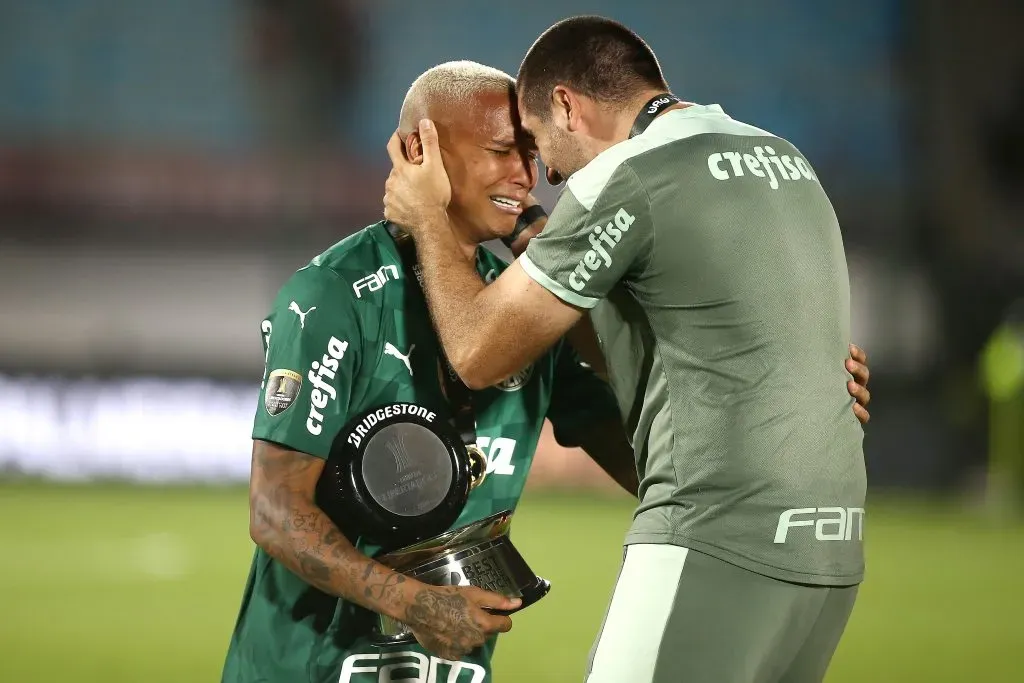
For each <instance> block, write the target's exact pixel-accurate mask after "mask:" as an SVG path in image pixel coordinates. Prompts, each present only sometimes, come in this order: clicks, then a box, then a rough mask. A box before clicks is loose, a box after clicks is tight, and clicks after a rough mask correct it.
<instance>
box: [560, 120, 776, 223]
mask: <svg viewBox="0 0 1024 683" xmlns="http://www.w3.org/2000/svg"><path fill="white" fill-rule="evenodd" d="M704 135H733V136H752V137H774V136H773V135H772V134H771V133H769V132H767V131H764V130H761V129H760V128H756V127H754V126H751V125H748V124H746V123H742V122H740V121H737V120H735V119H733V118H732V117H730V116H729V115H728V114H726V113H725V112H724V111H723V110H722V108H721V107H719V106H718V105H707V106H704V105H699V104H695V105H691V106H689V107H686V108H685V109H675V110H672V111H669V112H666V113H665V114H662V115H661V116H659V117H658V118H656V119H655V120H654V121H653V122H652V123H651V125H650V126H649V127H648V128H647V130H646V131H644V133H643V134H642V135H638V136H636V137H634V138H630V139H629V140H625V141H623V142H620V143H618V144H617V145H613V146H612V147H609V148H608V149H606V150H605V151H603V152H601V153H600V154H598V155H597V156H596V157H594V159H593V160H592V161H591V162H590V163H589V164H587V165H586V166H584V167H583V168H582V169H580V170H579V171H577V172H576V173H574V174H573V175H572V176H570V178H569V180H568V181H567V182H566V188H567V189H568V190H569V191H570V192H571V193H572V196H573V197H574V198H575V199H576V201H578V202H579V203H580V204H581V205H582V206H583V208H584V209H586V210H587V211H590V210H591V209H592V208H593V207H594V204H595V203H596V202H597V200H598V197H601V196H602V195H604V194H608V193H614V192H615V191H616V190H619V189H620V188H622V189H625V190H626V191H629V188H636V187H638V186H639V185H641V184H642V183H643V178H641V177H640V176H639V174H638V173H637V172H636V163H635V162H636V161H638V160H640V159H641V158H643V157H645V156H646V155H649V154H651V153H653V152H656V151H660V150H664V149H665V148H666V147H670V146H672V147H674V146H677V145H682V144H689V143H693V142H696V141H697V140H698V138H699V137H700V136H704ZM677 158H678V159H679V162H680V163H689V162H690V160H689V157H687V156H686V155H679V156H678V157H677Z"/></svg>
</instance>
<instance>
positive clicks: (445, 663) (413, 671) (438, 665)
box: [338, 650, 487, 683]
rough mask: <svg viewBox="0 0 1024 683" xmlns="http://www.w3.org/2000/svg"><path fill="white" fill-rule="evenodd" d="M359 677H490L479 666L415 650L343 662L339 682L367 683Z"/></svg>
mask: <svg viewBox="0 0 1024 683" xmlns="http://www.w3.org/2000/svg"><path fill="white" fill-rule="evenodd" d="M357 674H374V675H375V676H374V678H373V679H371V680H374V681H377V682H378V683H402V682H407V683H413V682H416V683H455V682H456V681H458V683H483V681H484V679H485V678H486V677H487V671H486V670H485V669H484V668H483V667H482V666H480V665H479V664H473V663H472V662H453V661H451V660H449V659H441V658H440V657H435V656H433V655H427V654H424V653H422V652H415V651H413V650H401V651H398V652H387V651H383V652H379V653H378V652H368V653H366V654H353V655H349V656H348V657H346V658H345V660H344V661H343V662H342V663H341V677H340V678H339V679H338V683H352V682H353V680H355V681H361V680H365V678H364V677H363V676H358V675H357ZM463 674H466V675H463Z"/></svg>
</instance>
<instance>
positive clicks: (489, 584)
mask: <svg viewBox="0 0 1024 683" xmlns="http://www.w3.org/2000/svg"><path fill="white" fill-rule="evenodd" d="M511 522H512V511H511V510H505V511H504V512H499V513H498V514H495V515H491V516H490V517H487V518H485V519H481V520H479V521H477V522H473V523H472V524H467V525H466V526H463V527H460V528H458V529H452V530H451V531H447V532H445V533H443V534H440V535H438V536H434V537H433V538H429V539H427V540H424V541H420V542H418V543H414V544H412V545H409V546H406V547H404V548H400V549H398V550H395V551H392V552H389V553H387V554H384V555H380V556H378V557H376V558H375V559H376V560H377V561H378V562H380V563H381V564H384V565H386V566H388V567H390V568H391V569H394V570H395V571H397V572H400V573H402V574H405V575H406V576H410V577H412V578H415V579H417V580H418V581H422V582H423V583H427V584H431V585H434V586H477V587H479V588H483V589H484V590H488V591H492V592H494V593H500V594H501V595H504V596H506V597H510V598H521V599H522V604H521V605H520V606H519V607H518V608H517V609H515V610H511V611H509V612H504V611H502V612H501V613H502V614H511V613H512V612H517V611H519V610H521V609H523V608H525V607H528V606H529V605H531V604H533V603H534V602H536V601H538V600H540V599H541V598H542V597H544V596H545V595H546V594H547V592H548V590H549V589H550V588H551V584H550V583H549V582H548V581H546V580H545V579H542V578H540V577H539V576H537V575H536V574H534V573H533V571H532V570H531V569H530V567H529V565H527V564H526V560H524V559H523V556H522V555H520V554H519V551H518V550H516V548H515V546H513V545H512V541H510V540H509V537H508V533H509V527H510V525H511ZM415 640H416V639H415V637H414V636H413V634H412V632H411V631H410V630H409V627H408V626H406V625H405V624H403V623H402V622H400V621H397V620H395V619H392V618H390V617H387V616H385V615H379V619H378V633H376V634H374V641H375V643H376V644H377V645H397V644H408V643H412V642H414V641H415Z"/></svg>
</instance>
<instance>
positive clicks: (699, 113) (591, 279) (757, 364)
mask: <svg viewBox="0 0 1024 683" xmlns="http://www.w3.org/2000/svg"><path fill="white" fill-rule="evenodd" d="M520 264H521V265H522V267H523V268H524V269H525V270H526V272H527V273H528V274H529V275H530V276H531V277H532V278H533V279H535V280H536V281H537V282H538V283H540V284H541V285H543V286H544V287H545V288H547V289H548V290H550V291H551V292H552V293H554V294H555V295H556V296H558V297H560V298H561V299H563V300H564V301H566V302H568V303H570V304H573V305H576V306H580V307H584V308H592V309H593V310H592V312H591V315H592V318H593V322H594V326H595V329H596V331H597V333H598V337H599V341H600V345H601V349H602V351H603V353H604V355H605V356H606V360H607V365H608V371H609V379H610V381H611V384H612V388H613V389H614V391H615V393H616V395H617V397H618V400H619V403H620V408H621V411H622V414H623V416H624V418H625V420H626V422H627V431H628V432H631V433H632V443H633V448H634V452H635V456H636V460H637V467H638V471H639V472H640V476H641V484H640V504H639V507H638V508H637V511H636V515H635V519H634V522H633V525H632V528H631V529H630V532H629V535H628V536H627V539H626V541H627V543H673V544H679V545H684V546H688V547H692V548H695V549H697V550H700V551H702V552H705V553H708V554H710V555H713V556H716V557H718V558H720V559H722V560H725V561H728V562H731V563H733V564H736V565H739V566H741V567H744V568H748V569H751V570H753V571H757V572H760V573H762V574H765V575H767V576H771V577H774V578H778V579H781V580H785V581H794V582H806V583H811V584H822V585H846V584H853V583H857V582H859V581H861V579H862V574H863V555H862V549H861V536H862V528H863V519H864V507H863V506H864V496H865V488H866V481H865V470H864V455H863V448H862V441H863V431H862V429H861V426H860V423H859V422H858V421H857V419H856V417H855V416H854V414H853V412H852V410H851V406H852V398H851V397H850V396H849V394H848V393H847V391H846V382H847V381H848V380H849V379H850V377H849V375H848V374H847V373H846V370H845V369H844V361H845V359H846V358H847V357H848V353H849V351H848V343H849V342H850V288H849V278H848V273H847V265H846V257H845V254H844V249H843V242H842V236H841V233H840V229H839V224H838V221H837V219H836V216H835V213H834V211H833V209H832V205H831V203H830V202H829V200H828V197H827V196H826V194H825V192H824V190H823V189H822V187H821V184H820V183H819V182H818V178H817V176H816V175H815V173H814V171H813V169H812V168H811V166H810V164H808V163H807V161H806V159H805V158H804V157H803V155H802V154H801V153H800V152H799V151H798V150H797V149H795V148H794V146H793V145H792V144H790V143H789V142H787V141H786V140H783V139H780V138H778V137H776V136H774V135H772V134H770V133H768V132H766V131H763V130H760V129H758V128H754V127H753V126H749V125H746V124H743V123H740V122H738V121H735V120H733V119H732V118H730V117H729V116H727V115H726V114H725V113H724V112H723V111H722V109H721V108H720V107H718V106H717V105H712V106H700V105H694V106H690V107H688V108H684V109H678V110H671V111H668V112H666V113H664V114H663V115H661V116H659V117H658V118H656V119H655V120H654V121H653V122H652V123H651V124H650V126H649V127H648V128H647V130H646V131H645V132H644V133H642V134H641V135H638V136H636V137H634V138H631V139H629V140H627V141H624V142H621V143H619V144H616V145H614V146H612V147H611V148H609V149H607V150H605V151H604V152H603V153H601V154H600V155H598V156H597V157H596V158H595V159H594V160H593V161H591V163H589V164H588V165H587V166H586V167H584V168H583V169H581V170H580V171H579V172H577V173H575V174H574V175H573V176H572V177H571V178H569V180H568V183H567V189H566V190H565V191H564V192H563V193H562V195H561V197H560V198H559V201H558V204H557V206H556V207H555V209H554V211H553V212H552V214H551V217H550V219H549V221H548V224H547V227H546V228H545V230H544V232H543V233H542V234H541V235H540V236H539V237H537V238H536V239H534V240H532V241H531V243H530V245H529V247H528V248H527V250H526V253H525V254H524V255H523V256H522V257H520Z"/></svg>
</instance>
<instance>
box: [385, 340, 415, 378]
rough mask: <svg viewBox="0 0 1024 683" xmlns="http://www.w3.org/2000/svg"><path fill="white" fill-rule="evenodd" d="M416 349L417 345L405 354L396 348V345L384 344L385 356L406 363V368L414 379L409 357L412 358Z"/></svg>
mask: <svg viewBox="0 0 1024 683" xmlns="http://www.w3.org/2000/svg"><path fill="white" fill-rule="evenodd" d="M415 348H416V345H415V344H413V345H412V346H410V347H409V353H407V354H403V353H402V352H401V351H399V350H398V349H397V348H395V345H394V344H392V343H391V342H384V355H385V356H392V357H393V358H397V359H398V360H400V361H402V362H403V363H405V367H406V369H407V370H408V371H409V376H410V377H412V365H410V364H409V357H410V356H412V352H413V349H415Z"/></svg>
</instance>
